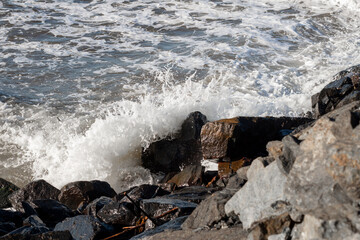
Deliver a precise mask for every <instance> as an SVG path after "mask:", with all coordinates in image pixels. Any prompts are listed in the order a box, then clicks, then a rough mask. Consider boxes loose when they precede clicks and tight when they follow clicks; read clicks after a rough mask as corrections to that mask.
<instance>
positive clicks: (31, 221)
mask: <svg viewBox="0 0 360 240" xmlns="http://www.w3.org/2000/svg"><path fill="white" fill-rule="evenodd" d="M24 226H32V227H46V225H45V223H44V222H43V221H42V220H41V219H40V218H39V217H38V216H37V215H31V216H29V217H28V218H26V219H25V220H24Z"/></svg>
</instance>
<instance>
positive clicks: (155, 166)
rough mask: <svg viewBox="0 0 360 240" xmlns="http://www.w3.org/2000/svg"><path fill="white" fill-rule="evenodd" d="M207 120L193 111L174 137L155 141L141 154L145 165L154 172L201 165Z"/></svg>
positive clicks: (172, 170) (166, 171)
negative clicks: (203, 134)
mask: <svg viewBox="0 0 360 240" xmlns="http://www.w3.org/2000/svg"><path fill="white" fill-rule="evenodd" d="M206 122H207V120H206V116H204V115H203V114H201V113H200V112H193V113H191V114H190V115H189V116H188V117H187V119H186V120H185V121H184V122H183V124H182V126H181V130H180V132H179V133H178V134H177V136H175V137H174V138H172V139H162V140H159V141H157V142H153V143H151V144H150V146H149V147H148V148H147V149H144V150H143V152H142V155H141V159H142V163H143V166H144V167H146V168H148V169H150V170H151V171H152V172H165V173H169V172H178V171H179V170H180V168H181V167H183V166H186V165H199V166H200V165H201V160H202V153H201V143H200V130H201V127H202V126H203V125H204V124H205V123H206Z"/></svg>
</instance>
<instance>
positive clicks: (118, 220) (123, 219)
mask: <svg viewBox="0 0 360 240" xmlns="http://www.w3.org/2000/svg"><path fill="white" fill-rule="evenodd" d="M97 216H98V217H99V218H100V219H101V220H102V221H103V222H104V223H107V224H110V225H122V226H130V225H131V226H132V225H135V223H136V221H137V219H138V217H137V216H136V213H135V211H134V205H133V204H132V203H128V202H121V203H120V202H112V203H109V204H107V205H105V206H104V207H103V208H101V210H100V211H99V212H98V214H97Z"/></svg>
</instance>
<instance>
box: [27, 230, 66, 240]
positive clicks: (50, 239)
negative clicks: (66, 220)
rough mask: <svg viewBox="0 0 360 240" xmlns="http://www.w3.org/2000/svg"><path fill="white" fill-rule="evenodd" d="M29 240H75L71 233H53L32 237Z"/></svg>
mask: <svg viewBox="0 0 360 240" xmlns="http://www.w3.org/2000/svg"><path fill="white" fill-rule="evenodd" d="M29 240H73V238H72V236H71V234H70V232H69V231H56V232H55V231H52V232H46V233H40V234H35V235H32V236H30V239H29Z"/></svg>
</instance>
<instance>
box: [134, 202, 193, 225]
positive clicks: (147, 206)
mask: <svg viewBox="0 0 360 240" xmlns="http://www.w3.org/2000/svg"><path fill="white" fill-rule="evenodd" d="M196 206H197V204H196V203H191V202H186V201H182V200H178V199H167V198H152V199H144V200H142V201H141V203H140V207H141V208H142V209H143V210H144V211H145V212H146V213H148V214H149V215H150V216H151V217H157V216H160V215H161V214H163V213H165V212H167V211H169V210H172V209H173V208H175V207H177V208H178V210H177V211H175V212H174V213H173V214H168V215H166V216H164V217H163V218H162V220H164V221H169V220H172V219H174V218H176V217H180V216H184V215H189V214H191V212H192V211H193V210H194V209H195V208H196Z"/></svg>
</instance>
